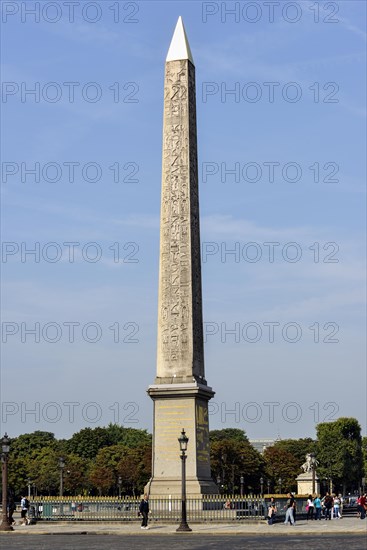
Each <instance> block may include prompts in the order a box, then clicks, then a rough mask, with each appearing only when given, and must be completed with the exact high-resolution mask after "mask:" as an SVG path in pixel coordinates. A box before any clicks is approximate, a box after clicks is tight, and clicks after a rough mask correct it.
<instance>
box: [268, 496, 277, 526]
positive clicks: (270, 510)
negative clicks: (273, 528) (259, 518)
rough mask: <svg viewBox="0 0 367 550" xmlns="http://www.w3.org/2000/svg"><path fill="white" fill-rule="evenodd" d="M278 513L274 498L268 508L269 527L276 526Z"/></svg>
mask: <svg viewBox="0 0 367 550" xmlns="http://www.w3.org/2000/svg"><path fill="white" fill-rule="evenodd" d="M276 513H277V507H276V505H275V500H274V497H271V499H270V502H269V506H268V525H274V520H275V515H276Z"/></svg>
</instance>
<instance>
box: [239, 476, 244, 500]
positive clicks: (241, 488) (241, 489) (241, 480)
mask: <svg viewBox="0 0 367 550" xmlns="http://www.w3.org/2000/svg"><path fill="white" fill-rule="evenodd" d="M244 483H245V479H244V477H243V476H241V477H240V494H241V497H243V485H244Z"/></svg>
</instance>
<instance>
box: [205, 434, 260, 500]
mask: <svg viewBox="0 0 367 550" xmlns="http://www.w3.org/2000/svg"><path fill="white" fill-rule="evenodd" d="M210 441H211V448H210V463H211V470H212V478H213V479H214V481H216V482H217V483H218V485H220V489H221V491H222V492H225V493H228V492H239V490H240V479H241V476H242V477H243V478H244V491H245V492H253V493H260V477H261V476H262V474H263V472H264V461H263V458H262V456H261V454H260V453H259V452H258V451H257V450H256V449H254V447H253V446H252V445H251V444H250V442H249V441H248V439H247V436H246V434H245V432H244V431H243V430H238V429H229V428H227V429H224V430H214V431H212V432H210Z"/></svg>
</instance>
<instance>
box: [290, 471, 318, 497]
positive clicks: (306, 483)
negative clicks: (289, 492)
mask: <svg viewBox="0 0 367 550" xmlns="http://www.w3.org/2000/svg"><path fill="white" fill-rule="evenodd" d="M296 481H297V494H299V495H313V494H314V493H316V494H318V495H319V494H320V480H319V478H318V476H317V474H316V472H315V491H313V490H312V488H313V487H312V486H313V480H312V472H304V473H302V474H300V475H299V476H298V477H297V478H296Z"/></svg>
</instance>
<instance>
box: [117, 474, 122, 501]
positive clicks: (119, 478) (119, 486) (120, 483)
mask: <svg viewBox="0 0 367 550" xmlns="http://www.w3.org/2000/svg"><path fill="white" fill-rule="evenodd" d="M117 485H118V488H119V498H121V485H122V477H121V476H119V477H118V479H117Z"/></svg>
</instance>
